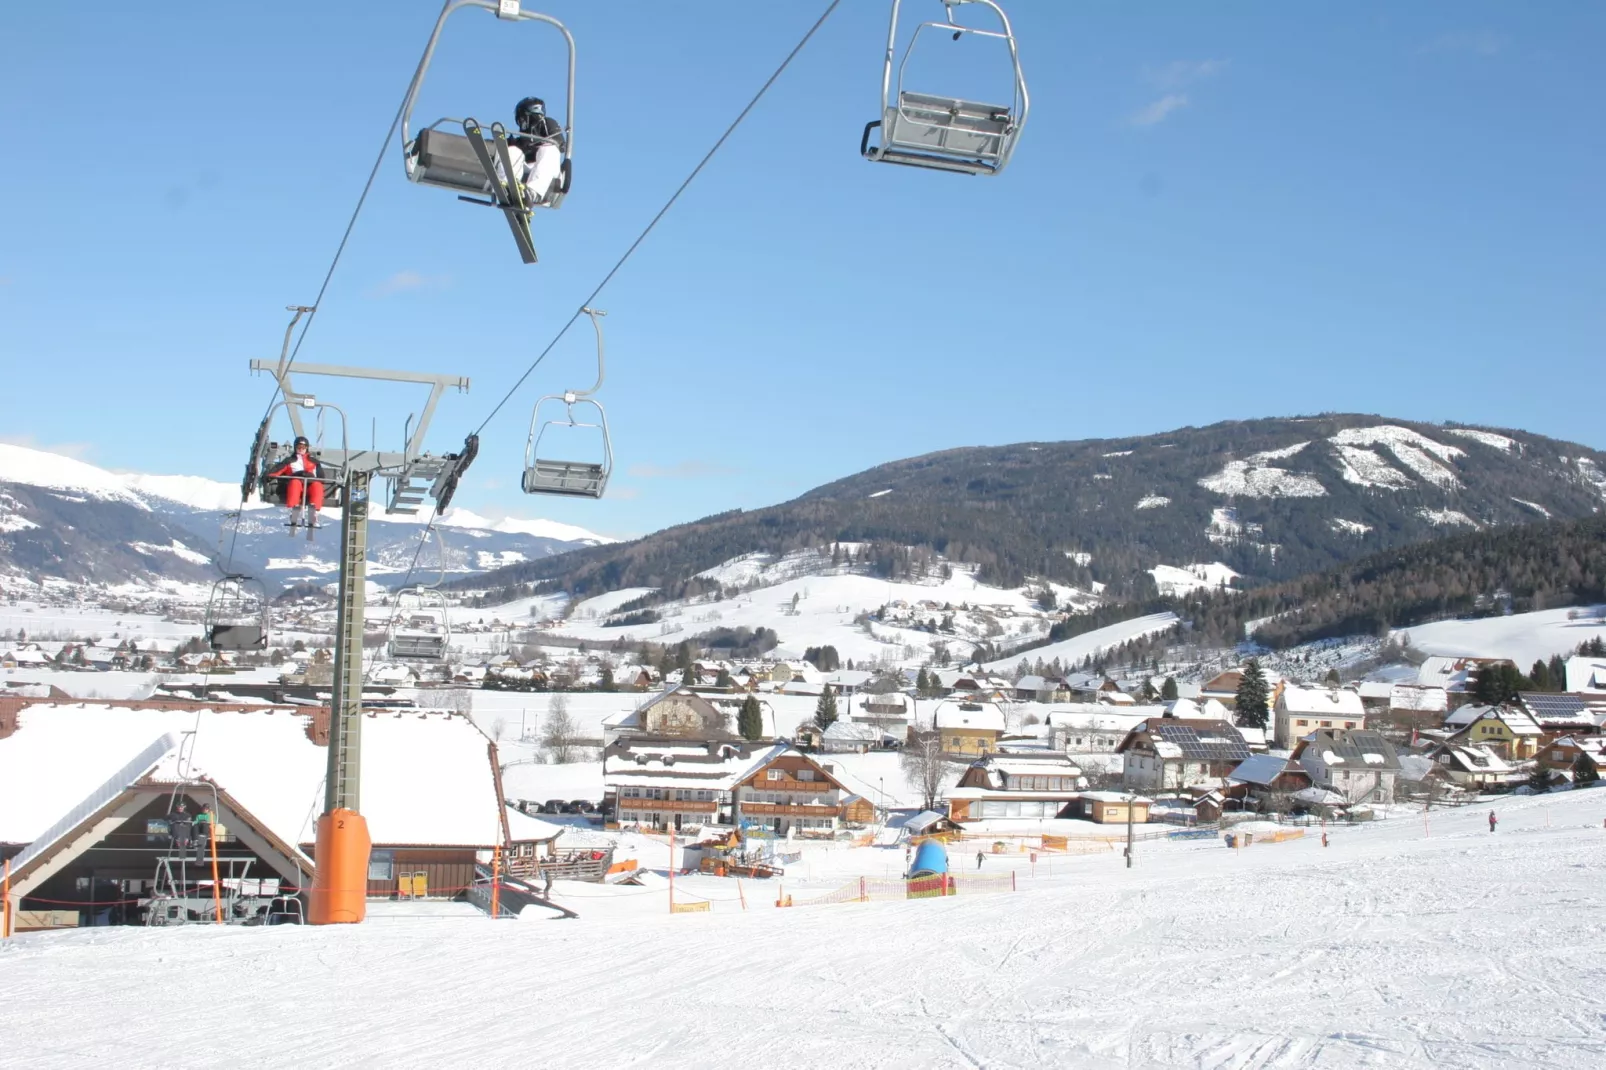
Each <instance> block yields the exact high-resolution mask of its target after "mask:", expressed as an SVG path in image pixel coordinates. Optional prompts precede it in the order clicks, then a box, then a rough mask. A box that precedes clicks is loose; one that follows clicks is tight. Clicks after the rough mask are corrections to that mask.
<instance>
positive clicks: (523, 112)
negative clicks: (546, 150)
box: [513, 97, 546, 134]
mask: <svg viewBox="0 0 1606 1070" xmlns="http://www.w3.org/2000/svg"><path fill="white" fill-rule="evenodd" d="M545 114H546V101H544V100H542V99H541V98H540V97H525V98H524V99H523V100H521V101H519V103H518V106H517V107H515V108H514V109H513V121H514V122H515V123H517V124H518V127H519V129H520V130H521V131H522V132H524V133H526V134H529V133H533V131H532V130H531V129H530V128H531V127H532V126H533V125H534V123H535V117H536V116H538V115H545Z"/></svg>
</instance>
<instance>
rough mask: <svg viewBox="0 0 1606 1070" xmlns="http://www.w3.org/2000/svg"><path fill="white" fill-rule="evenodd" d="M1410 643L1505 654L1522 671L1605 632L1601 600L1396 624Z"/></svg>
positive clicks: (1432, 650)
mask: <svg viewBox="0 0 1606 1070" xmlns="http://www.w3.org/2000/svg"><path fill="white" fill-rule="evenodd" d="M1406 635H1409V636H1410V637H1411V645H1412V646H1413V647H1415V648H1416V649H1418V650H1420V651H1422V652H1423V653H1426V654H1445V655H1449V656H1452V657H1480V658H1510V659H1511V660H1512V661H1514V662H1516V664H1517V667H1518V668H1520V669H1522V670H1523V671H1524V672H1526V671H1527V669H1528V666H1530V665H1532V664H1533V663H1534V662H1535V661H1548V660H1550V658H1551V657H1552V656H1553V655H1555V654H1561V655H1563V656H1566V655H1567V654H1570V653H1572V651H1573V650H1575V649H1577V647H1578V644H1579V643H1583V642H1587V641H1588V640H1590V639H1594V638H1597V637H1599V638H1606V606H1584V607H1578V608H1574V609H1544V610H1540V611H1538V612H1536V613H1513V614H1512V615H1510V616H1508V617H1484V618H1481V619H1479V620H1441V621H1435V622H1434V623H1432V624H1419V625H1417V626H1416V627H1414V628H1401V629H1398V630H1396V631H1395V632H1394V636H1395V637H1396V638H1403V637H1404V636H1406Z"/></svg>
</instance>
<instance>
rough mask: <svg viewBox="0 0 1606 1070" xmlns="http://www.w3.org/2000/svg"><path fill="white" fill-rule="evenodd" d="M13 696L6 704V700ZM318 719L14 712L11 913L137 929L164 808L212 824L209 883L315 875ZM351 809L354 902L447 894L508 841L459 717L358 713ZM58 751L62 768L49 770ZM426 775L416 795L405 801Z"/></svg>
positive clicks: (93, 706) (6, 793)
mask: <svg viewBox="0 0 1606 1070" xmlns="http://www.w3.org/2000/svg"><path fill="white" fill-rule="evenodd" d="M11 701H15V700H11ZM327 718H328V714H327V710H325V709H322V708H308V707H285V706H244V705H241V706H227V707H215V708H213V707H207V706H205V705H204V704H201V703H189V702H180V701H175V700H163V701H148V702H123V701H121V700H115V701H100V702H93V701H92V702H82V703H74V704H72V705H65V704H55V703H52V702H49V701H46V702H41V703H33V704H28V705H24V706H23V707H22V708H21V709H20V711H19V713H18V714H17V717H16V724H15V730H14V731H13V732H11V733H10V734H9V735H8V736H6V737H5V738H3V739H0V853H4V854H12V853H14V852H17V851H18V850H19V849H20V853H16V856H15V857H14V858H12V874H11V878H12V887H11V893H12V902H13V905H15V906H18V907H20V909H23V910H29V909H33V906H32V904H33V903H34V902H35V901H37V902H41V903H42V902H44V901H46V900H50V901H55V902H56V903H57V904H58V909H60V907H59V904H60V903H74V902H83V901H87V900H94V899H104V898H106V896H104V895H99V894H96V892H97V891H104V889H103V888H101V886H102V885H104V884H106V883H107V882H110V883H111V884H112V885H113V886H114V887H115V889H116V890H117V892H118V893H119V894H118V895H117V896H116V897H114V898H116V899H118V900H121V901H122V902H119V903H118V904H117V909H116V910H111V911H107V910H95V909H93V908H91V907H89V906H87V905H86V906H85V907H84V908H83V910H81V911H72V910H71V909H70V908H68V910H67V913H68V914H69V915H70V916H71V917H72V918H74V919H77V920H76V921H67V922H65V923H66V924H75V923H76V924H110V923H117V922H137V921H139V920H140V918H139V916H138V910H139V909H140V908H139V906H138V904H137V900H139V899H141V898H148V897H150V896H151V895H152V894H154V891H155V889H156V888H157V887H158V885H159V883H160V878H159V874H158V862H157V855H158V854H159V853H160V848H161V847H162V845H163V844H164V843H165V842H166V841H165V840H164V839H163V835H164V834H165V831H166V829H167V828H168V825H167V816H168V814H169V812H170V810H171V809H172V807H173V804H174V803H175V801H177V800H183V801H184V802H186V803H187V805H188V806H189V808H190V812H192V813H193V812H196V811H198V810H200V809H201V808H203V807H204V808H206V809H208V810H210V811H211V813H212V814H213V816H214V818H215V820H216V824H217V831H218V847H217V853H218V858H219V863H220V872H221V873H223V874H225V875H226V876H228V878H229V879H230V880H235V879H237V878H242V877H249V878H250V879H251V880H253V881H255V880H264V881H268V882H271V883H272V885H273V886H275V887H278V886H287V887H291V888H305V887H308V886H310V884H311V882H312V876H313V873H314V870H315V866H314V861H313V843H312V825H311V823H310V822H308V821H307V805H308V801H309V800H311V799H320V798H321V797H322V796H321V794H320V792H321V788H320V785H321V784H322V782H323V779H324V774H325V771H326V768H327V759H328V753H327V724H328V721H327ZM362 740H363V752H364V763H363V780H362V812H363V815H364V816H365V817H366V818H367V821H368V829H369V835H370V837H371V840H372V844H373V849H372V853H371V856H370V864H369V870H368V894H369V896H370V897H385V898H388V897H392V896H395V895H397V894H398V893H399V892H400V890H401V889H400V886H399V884H398V879H399V877H400V876H402V875H405V876H406V877H407V880H408V893H409V894H424V895H442V896H447V897H451V896H455V895H458V894H459V893H460V890H461V889H462V888H464V887H465V886H467V885H470V884H472V883H473V881H474V876H475V867H476V865H477V864H479V863H488V862H489V861H490V858H491V852H492V850H493V849H494V848H496V847H499V846H500V847H508V846H510V845H512V844H514V843H517V842H519V841H520V839H521V836H520V835H519V833H521V832H523V831H524V830H523V829H517V830H516V829H514V828H513V822H514V821H515V820H516V819H510V818H509V817H508V816H507V815H508V810H507V807H506V805H505V802H504V800H503V798H502V793H501V787H500V778H499V776H498V772H497V770H498V758H497V751H496V746H495V744H494V743H493V742H492V741H490V740H489V739H488V738H487V737H486V736H485V735H484V733H482V732H481V731H480V730H479V729H478V728H477V727H476V726H475V725H474V723H473V722H472V721H470V720H469V719H468V718H466V717H463V716H461V715H456V714H450V713H440V712H429V713H425V712H422V711H417V710H408V711H383V712H378V711H376V712H373V713H369V714H368V715H366V716H365V717H364V718H363V723H362ZM64 756H68V757H70V760H63V759H64ZM420 770H427V774H426V779H427V784H428V788H429V790H427V791H425V790H420V784H421V781H420V779H419V777H420Z"/></svg>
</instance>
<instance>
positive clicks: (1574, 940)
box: [0, 790, 1606, 1070]
mask: <svg viewBox="0 0 1606 1070" xmlns="http://www.w3.org/2000/svg"><path fill="white" fill-rule="evenodd" d="M1494 809H1495V811H1496V812H1497V813H1498V815H1499V818H1500V824H1499V830H1498V832H1497V833H1495V834H1494V835H1490V834H1489V832H1488V830H1487V824H1486V814H1487V812H1488V810H1489V807H1488V806H1485V805H1480V806H1473V807H1468V808H1465V809H1462V810H1457V811H1440V810H1435V811H1434V812H1433V813H1432V814H1430V815H1428V816H1427V817H1426V818H1424V817H1422V816H1421V815H1413V816H1407V815H1403V814H1402V815H1399V816H1396V817H1394V818H1393V819H1391V820H1387V821H1379V822H1375V823H1373V824H1371V825H1369V826H1360V827H1355V828H1334V829H1330V830H1329V836H1330V843H1331V846H1328V847H1323V846H1322V841H1321V839H1320V838H1319V837H1318V836H1317V835H1316V834H1315V832H1314V831H1313V832H1312V833H1311V834H1310V835H1307V836H1306V837H1304V838H1303V839H1299V840H1294V841H1292V842H1287V843H1281V844H1270V845H1256V846H1253V847H1250V848H1248V849H1246V850H1243V851H1241V852H1238V851H1233V850H1229V849H1227V848H1226V847H1225V846H1224V845H1223V844H1222V841H1221V840H1219V839H1216V840H1203V841H1192V842H1173V843H1167V842H1144V843H1142V844H1140V845H1139V846H1138V849H1137V856H1136V858H1137V865H1136V867H1135V868H1132V869H1127V868H1125V867H1124V866H1123V864H1122V859H1121V855H1120V853H1119V852H1118V851H1103V852H1099V853H1095V854H1086V855H1079V856H1073V857H1064V856H1061V857H1058V858H1053V859H1049V858H1046V857H1040V858H1038V859H1037V860H1036V861H1035V863H1034V862H1032V861H1030V860H1029V859H1028V856H1026V855H1024V854H1015V855H989V856H986V858H985V862H984V868H983V873H988V874H998V875H1000V876H1002V875H1007V874H1010V873H1013V874H1014V878H1015V884H1016V886H1017V887H1018V889H1019V890H1018V891H1016V892H1014V893H1009V892H1001V893H998V894H988V895H982V894H978V895H965V894H961V895H959V896H955V897H952V898H942V899H929V900H906V901H899V902H873V903H848V904H840V905H832V906H805V905H802V904H804V903H805V902H806V901H807V900H808V899H809V898H811V897H813V896H814V895H818V894H822V893H823V892H825V891H827V890H830V889H831V888H833V887H839V886H846V885H849V884H850V883H856V881H855V879H854V878H853V877H851V876H850V874H852V873H853V872H855V871H857V872H859V873H862V874H865V875H867V876H874V877H880V876H883V875H885V874H886V873H888V872H892V873H896V872H897V871H898V869H899V867H900V866H901V863H902V851H901V849H897V848H894V849H890V850H878V849H876V848H857V849H854V848H846V847H819V848H812V847H811V848H808V849H807V850H806V851H805V855H804V858H803V860H802V861H801V862H800V863H798V864H797V866H795V867H790V866H789V868H788V875H787V878H786V879H785V880H783V881H782V882H780V883H781V886H782V887H784V891H785V892H786V893H787V894H789V895H791V896H792V897H793V902H794V903H796V904H798V905H796V906H794V907H793V908H792V909H786V910H778V909H775V906H774V903H775V900H776V899H777V897H778V894H779V892H780V891H781V888H779V887H778V886H777V882H774V881H744V882H743V883H742V889H741V891H742V894H741V895H738V888H737V885H736V882H735V881H733V880H726V879H721V878H716V877H701V876H694V877H689V878H685V879H677V881H676V888H675V895H676V898H677V900H678V901H682V902H687V901H707V902H709V904H710V908H709V910H708V911H707V912H706V913H698V914H673V915H672V914H670V913H669V912H668V896H669V891H668V887H667V883H666V882H664V881H662V880H660V879H657V878H656V877H654V878H651V879H650V883H649V884H648V885H647V886H644V887H639V888H605V887H601V886H597V885H581V884H560V885H559V886H558V888H557V893H558V898H559V899H560V900H561V901H563V902H565V903H567V904H568V905H570V906H571V907H572V908H573V909H575V910H576V911H577V912H578V913H579V915H580V918H579V920H578V921H561V922H547V921H545V920H535V919H534V918H531V919H530V920H525V921H518V922H514V921H507V922H492V921H490V920H488V919H486V918H484V917H483V916H475V915H473V914H471V913H469V912H468V911H467V910H464V909H462V908H461V905H459V904H448V903H422V904H416V905H410V904H409V905H399V906H391V905H380V906H376V907H375V908H374V909H373V912H372V914H371V917H370V920H369V921H368V922H367V923H366V924H363V925H361V926H329V927H324V928H302V927H294V926H279V927H274V928H235V927H228V928H213V927H210V926H200V925H197V926H190V927H185V928H182V929H177V930H172V929H139V928H115V929H113V928H101V929H83V930H79V931H76V932H57V933H46V934H25V935H22V936H20V937H17V938H16V939H14V940H13V941H11V942H10V943H9V944H6V945H4V946H0V1037H3V1038H4V1040H3V1041H0V1044H3V1045H4V1047H3V1049H0V1050H3V1051H4V1053H5V1060H6V1062H7V1063H8V1064H12V1065H17V1066H27V1067H31V1068H39V1070H55V1068H68V1067H80V1066H84V1065H88V1064H107V1065H136V1066H219V1067H222V1066H228V1067H238V1068H255V1067H269V1066H273V1067H279V1066H328V1067H336V1066H340V1067H344V1066H369V1065H395V1066H444V1065H464V1066H466V1065H501V1064H506V1063H510V1062H511V1063H520V1064H529V1065H539V1066H542V1067H550V1068H553V1070H567V1068H571V1067H574V1068H581V1067H584V1068H590V1067H598V1066H636V1065H639V1066H647V1065H650V1066H653V1067H697V1068H702V1067H707V1066H710V1065H715V1064H723V1063H725V1062H728V1061H731V1060H732V1058H733V1057H732V1056H730V1055H729V1054H728V1053H723V1052H722V1053H714V1052H711V1048H710V1046H711V1045H712V1044H716V1043H718V1041H717V1039H716V1038H721V1037H728V1036H730V1035H731V1025H732V1023H733V1022H740V1023H742V1029H741V1036H742V1037H744V1038H746V1039H748V1040H750V1041H756V1042H757V1043H759V1044H760V1045H761V1046H762V1051H763V1056H762V1062H763V1064H764V1065H765V1066H768V1067H775V1068H777V1070H791V1068H794V1067H795V1068H800V1070H802V1068H807V1070H816V1068H819V1067H832V1068H841V1070H870V1068H899V1070H903V1068H908V1070H914V1068H920V1070H925V1068H942V1070H948V1068H952V1070H971V1068H975V1067H1021V1068H1025V1067H1053V1068H1063V1067H1078V1068H1080V1067H1089V1068H1103V1067H1110V1068H1114V1067H1123V1068H1125V1067H1173V1066H1175V1067H1210V1068H1223V1070H1225V1068H1237V1067H1321V1068H1332V1070H1351V1068H1356V1070H1358V1068H1362V1067H1389V1068H1395V1067H1401V1068H1424V1070H1426V1068H1433V1070H1438V1068H1442V1067H1458V1068H1463V1070H1495V1068H1506V1067H1536V1066H1544V1067H1554V1068H1558V1070H1573V1068H1579V1070H1585V1068H1592V1067H1596V1066H1598V1065H1599V1064H1600V1062H1601V1057H1602V1053H1603V1051H1606V1022H1603V1020H1602V1017H1601V1013H1600V1007H1599V999H1598V993H1599V991H1600V990H1601V988H1602V986H1603V985H1606V965H1603V964H1602V961H1601V955H1600V922H1599V920H1598V919H1599V918H1600V916H1601V914H1602V911H1603V910H1606V890H1603V885H1602V882H1601V880H1600V876H1599V875H1600V870H1601V867H1602V865H1606V832H1603V831H1602V828H1601V818H1602V815H1603V813H1606V790H1595V791H1577V792H1570V793H1566V794H1561V795H1549V796H1534V797H1530V798H1516V797H1507V798H1504V799H1501V800H1500V801H1498V802H1497V803H1495V804H1494ZM630 850H631V851H632V852H634V854H635V855H636V856H637V857H639V858H640V860H641V862H642V864H643V865H644V866H649V867H656V868H657V869H659V870H661V869H662V867H664V866H665V865H667V863H668V852H667V850H666V849H665V847H664V846H663V845H662V844H656V843H653V842H651V841H646V840H642V841H640V842H639V843H634V842H633V843H632V844H631V845H630ZM956 855H958V852H956ZM961 861H963V862H964V864H965V866H966V868H967V869H969V868H971V867H972V866H973V862H972V861H971V860H970V858H969V857H968V855H967V856H965V857H963V858H962V859H961ZM794 868H796V869H797V870H798V871H799V872H800V873H801V874H802V876H801V877H800V878H799V879H797V880H794V879H793V876H792V870H793V869H794ZM971 871H972V872H973V871H974V870H973V869H972V870H971ZM531 913H532V914H533V913H535V912H534V911H532V912H531ZM1491 919H1498V924H1496V923H1495V922H1494V921H1492V920H1491ZM938 934H940V938H939V937H938ZM180 977H182V978H184V979H185V984H186V985H187V988H186V991H189V990H193V989H195V988H196V986H197V985H200V987H201V988H202V989H204V990H205V993H206V998H205V1001H204V1003H205V1007H204V1013H197V1012H196V1011H195V1007H194V1006H193V1004H194V1003H195V1001H194V1000H189V1001H188V1002H187V1003H186V1004H185V1006H186V1007H187V1008H188V1009H187V1010H185V1011H184V1012H183V1013H177V1012H170V1011H168V1010H165V1009H162V1008H159V1007H155V1005H153V1003H152V1002H151V999H148V998H116V999H114V998H109V997H108V993H115V992H119V991H124V990H127V991H131V992H133V991H138V992H148V991H150V990H151V986H152V985H153V984H154V985H156V986H157V987H158V988H161V986H162V985H163V984H164V983H165V982H164V981H163V979H164V978H180ZM225 977H226V978H229V979H230V981H231V983H228V984H214V983H205V980H204V979H208V978H225ZM197 979H202V980H197ZM168 988H169V989H170V988H171V985H168ZM320 992H321V993H328V994H330V995H331V996H332V997H333V998H334V1002H335V1003H337V1004H338V1008H337V1009H336V1010H334V1011H319V1010H316V1009H314V1008H313V1007H312V1005H311V1004H309V996H308V994H309V993H320ZM644 993H650V996H647V995H644ZM1184 997H1185V998H1184ZM86 1009H87V1010H86ZM264 1038H271V1040H265V1039H264Z"/></svg>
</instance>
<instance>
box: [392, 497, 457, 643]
mask: <svg viewBox="0 0 1606 1070" xmlns="http://www.w3.org/2000/svg"><path fill="white" fill-rule="evenodd" d="M430 534H433V535H434V536H435V541H436V543H437V544H438V545H439V546H440V550H441V572H440V578H439V579H437V580H436V581H435V582H434V583H432V584H417V585H415V586H412V587H403V588H402V589H401V590H399V591H397V592H396V609H395V612H393V613H392V614H391V617H390V627H389V635H388V637H387V639H386V642H385V651H386V653H388V654H389V655H390V657H391V659H392V660H394V661H444V660H445V659H446V651H447V648H448V647H449V646H450V645H451V641H452V614H451V609H450V607H449V606H448V605H447V603H446V596H445V595H444V594H442V593H441V592H440V590H439V587H440V585H441V584H443V583H445V582H446V568H447V556H446V540H445V539H444V538H443V537H442V536H441V533H440V530H439V529H438V528H428V529H426V534H425V536H424V537H425V538H426V539H427V538H428V537H429V535H430Z"/></svg>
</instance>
